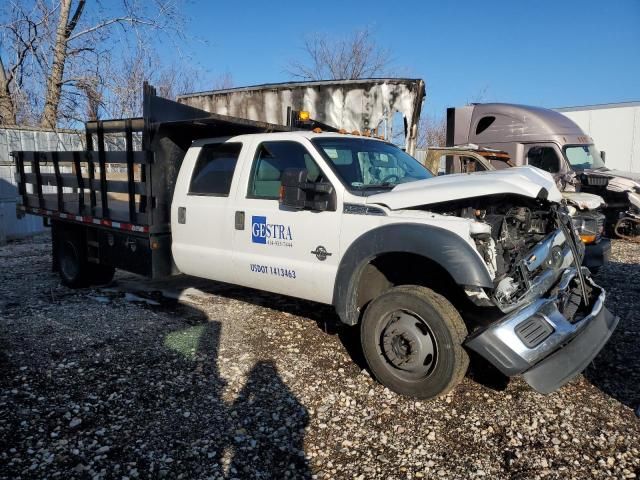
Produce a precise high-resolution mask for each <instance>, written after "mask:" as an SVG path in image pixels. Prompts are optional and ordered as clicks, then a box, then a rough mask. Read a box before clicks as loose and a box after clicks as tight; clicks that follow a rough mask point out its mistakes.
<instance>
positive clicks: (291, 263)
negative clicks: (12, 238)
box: [14, 87, 618, 398]
mask: <svg viewBox="0 0 640 480" xmlns="http://www.w3.org/2000/svg"><path fill="white" fill-rule="evenodd" d="M144 105H145V113H144V117H143V118H142V119H134V120H113V121H104V122H88V123H87V144H88V147H89V148H88V150H87V151H83V152H16V153H15V154H14V156H15V158H16V162H17V166H18V180H19V189H20V193H21V197H22V205H21V207H20V210H21V211H22V212H28V213H34V214H38V215H43V216H45V217H48V218H49V220H50V221H51V222H52V224H53V248H54V256H53V257H54V266H55V267H56V269H57V270H58V271H59V273H60V275H61V278H62V281H63V282H64V283H65V284H67V285H69V286H73V287H77V286H85V285H89V284H97V283H102V282H106V281H109V280H110V279H111V277H112V276H113V272H114V268H123V269H126V270H130V271H134V272H138V273H141V274H145V275H148V276H151V277H157V276H163V275H167V274H171V273H178V272H182V273H185V274H189V275H194V276H197V277H203V278H207V279H211V280H216V281H222V282H228V283H232V284H237V285H242V286H245V287H252V288H256V289H260V290H265V291H269V292H274V293H279V294H284V295H289V296H293V297H297V298H300V299H305V300H312V301H315V302H320V303H324V304H330V305H333V306H334V307H335V309H336V312H337V315H338V316H339V318H340V320H341V321H342V322H344V323H345V324H347V325H351V326H358V327H359V328H360V334H361V342H362V348H363V352H364V356H365V358H366V360H367V362H368V365H369V367H370V369H371V371H372V373H373V375H374V376H375V378H376V379H378V380H379V381H380V382H381V383H382V384H384V385H386V386H388V387H389V388H390V389H392V390H394V391H396V392H398V393H401V394H404V395H410V396H414V397H419V398H432V397H435V396H437V395H442V394H443V393H445V392H447V391H449V390H450V389H451V388H453V387H454V386H455V385H456V384H457V383H458V382H460V381H461V380H462V378H463V377H464V375H465V372H466V370H467V366H468V363H469V354H468V351H469V350H471V351H475V352H477V353H478V354H479V355H481V356H483V357H484V358H486V359H487V360H488V361H489V362H491V363H492V364H493V365H495V366H496V367H497V368H498V369H500V370H501V371H502V372H503V373H504V374H506V375H509V376H514V375H520V374H522V375H523V376H524V379H525V380H526V381H527V382H528V383H529V384H530V385H531V386H532V387H533V388H535V389H536V390H538V391H540V392H544V393H549V392H551V391H553V390H555V389H557V388H559V387H560V386H562V385H563V384H565V383H566V382H567V381H569V380H570V379H571V378H573V377H574V376H575V375H577V374H578V373H580V372H581V371H582V370H583V369H584V368H585V367H586V365H587V364H588V363H589V362H590V361H591V360H592V359H593V358H594V357H595V355H597V353H598V352H599V351H600V349H601V348H602V347H603V346H604V345H605V343H606V342H607V340H608V338H609V336H610V335H611V332H612V331H613V329H614V328H615V326H616V324H617V321H618V319H617V318H616V317H614V316H613V315H612V314H611V313H610V312H609V311H608V310H607V308H606V307H605V305H604V302H605V296H606V294H605V291H604V290H603V289H602V288H600V287H599V286H598V285H597V284H596V283H595V282H594V281H593V280H592V279H591V278H590V275H589V272H588V270H587V269H584V268H582V267H581V265H580V263H581V260H582V255H583V251H584V247H583V245H582V243H581V242H580V241H579V239H578V237H577V234H576V231H575V229H574V228H573V227H572V224H571V220H570V218H569V216H568V214H567V210H566V208H565V206H564V205H563V198H562V195H561V194H560V192H559V191H558V189H557V188H556V185H555V182H554V180H553V178H552V177H551V176H550V175H548V174H547V173H546V172H542V171H540V170H538V169H534V168H530V167H521V168H511V169H506V170H502V171H494V172H482V173H477V174H473V175H449V176H444V177H437V178H434V177H433V175H432V174H431V173H430V172H429V170H427V169H426V168H424V167H423V166H422V165H421V164H420V163H419V162H417V161H416V160H415V159H414V158H413V157H411V156H409V155H408V154H406V153H405V152H403V151H402V150H400V149H399V148H398V147H396V146H394V145H392V144H390V143H387V142H385V141H383V140H379V139H375V138H370V137H365V136H360V135H346V134H342V133H337V132H324V131H320V130H319V129H314V130H313V131H308V130H299V129H298V128H297V126H295V125H293V126H291V125H290V126H282V125H273V124H267V123H264V122H254V121H249V120H246V119H240V118H234V117H225V116H223V115H216V114H208V113H206V112H204V111H201V110H198V109H196V108H192V107H186V106H183V105H178V104H174V103H173V102H170V101H168V100H166V99H162V98H160V97H157V96H156V95H155V92H154V91H153V90H152V89H151V88H150V87H147V88H146V89H145V98H144ZM134 130H140V131H141V132H142V150H141V151H135V150H134V149H133V144H134V142H133V141H132V137H133V133H134ZM121 131H122V137H123V138H124V141H125V145H126V149H125V151H106V150H105V148H104V144H105V135H106V134H108V133H112V134H113V133H116V134H118V132H121ZM94 136H97V145H98V149H97V151H95V150H93V148H92V145H93V143H94V142H93V137H94ZM43 162H46V163H48V164H52V165H53V166H54V172H55V173H53V174H45V173H41V169H40V165H41V164H42V163H43ZM65 162H66V163H70V164H71V166H72V167H73V168H72V171H71V173H64V172H65V169H64V168H63V167H64V164H65ZM110 163H113V164H118V165H121V166H126V168H125V170H126V175H125V178H126V180H118V179H116V178H115V177H113V178H110V177H109V173H110V171H109V168H108V164H110ZM46 188H50V189H53V190H54V191H53V193H47V191H46ZM96 193H99V196H98V195H96ZM98 199H99V201H98Z"/></svg>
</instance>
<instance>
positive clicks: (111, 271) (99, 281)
mask: <svg viewBox="0 0 640 480" xmlns="http://www.w3.org/2000/svg"><path fill="white" fill-rule="evenodd" d="M88 268H89V274H90V276H91V285H106V284H107V283H111V280H113V276H114V275H115V273H116V269H115V268H114V267H112V266H110V265H90V266H89V267H88Z"/></svg>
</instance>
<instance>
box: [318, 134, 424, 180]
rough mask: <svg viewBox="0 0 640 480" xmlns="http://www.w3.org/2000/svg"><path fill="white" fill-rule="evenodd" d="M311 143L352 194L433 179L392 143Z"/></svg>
mask: <svg viewBox="0 0 640 480" xmlns="http://www.w3.org/2000/svg"><path fill="white" fill-rule="evenodd" d="M312 143H313V144H314V145H315V146H316V148H317V149H318V150H319V151H320V153H322V154H323V156H324V158H325V159H326V160H327V161H328V162H329V163H330V164H331V166H332V167H333V169H334V170H335V172H336V173H337V174H338V176H339V177H340V178H341V180H342V182H343V183H344V184H345V185H346V186H347V187H348V188H349V189H350V190H352V191H360V192H366V191H375V190H376V189H378V190H379V189H391V188H393V187H395V186H396V185H398V184H400V183H406V182H413V181H416V180H423V179H425V178H431V177H433V174H432V173H431V172H430V171H429V170H427V169H426V168H425V167H424V166H423V165H422V164H421V163H420V162H418V161H417V160H416V159H415V158H413V157H412V156H410V155H408V154H406V153H405V152H403V151H402V150H400V149H399V148H398V147H396V146H394V145H391V144H390V143H385V142H380V141H377V140H370V139H366V138H352V137H345V138H340V137H328V138H314V139H313V140H312Z"/></svg>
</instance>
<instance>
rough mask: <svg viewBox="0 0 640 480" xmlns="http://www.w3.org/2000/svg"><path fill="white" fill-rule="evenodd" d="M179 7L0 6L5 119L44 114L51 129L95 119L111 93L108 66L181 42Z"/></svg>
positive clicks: (13, 2) (79, 2)
mask: <svg viewBox="0 0 640 480" xmlns="http://www.w3.org/2000/svg"><path fill="white" fill-rule="evenodd" d="M179 3H180V1H177V2H176V1H174V0H149V1H146V0H120V1H118V2H111V3H110V4H109V5H108V6H107V7H105V6H103V5H102V4H101V3H93V2H91V3H89V4H87V2H86V0H59V1H57V2H48V1H46V0H28V1H19V0H9V2H8V3H7V4H5V5H4V7H0V67H4V68H0V70H1V72H0V121H1V122H2V123H15V122H16V121H25V120H26V121H28V122H31V121H33V119H34V117H36V115H35V113H36V112H38V115H37V116H38V117H40V118H39V122H40V124H41V126H43V127H48V128H52V127H55V126H56V125H57V124H58V123H60V122H61V121H62V122H74V121H77V119H79V118H81V117H84V116H85V114H86V113H87V112H88V113H89V115H90V116H92V117H94V116H95V117H97V116H98V115H99V110H100V108H101V106H102V105H104V103H105V98H106V97H108V96H109V94H110V92H109V88H108V87H109V86H108V85H107V83H108V82H107V79H108V77H109V75H110V74H111V73H112V72H111V71H107V70H105V67H106V66H110V67H114V66H117V67H118V68H120V67H122V63H123V62H122V61H121V60H120V59H118V58H117V57H118V56H119V55H121V54H122V53H123V52H125V53H126V52H128V51H132V50H133V51H137V50H138V49H141V48H148V46H149V44H151V43H152V41H153V40H154V39H159V38H160V37H162V39H164V40H165V41H166V39H167V38H169V39H178V38H181V26H182V24H183V23H184V22H183V18H182V17H181V15H180V13H179V11H180V9H179ZM89 5H90V6H89ZM3 56H4V58H6V59H8V60H9V61H10V63H9V64H7V62H6V61H5V62H4V66H3V65H2V63H3V62H2V60H3V58H2V57H3ZM107 72H108V74H107ZM140 85H141V82H140V83H139V84H138V85H137V86H136V88H135V91H136V94H137V95H139V90H140ZM43 99H44V103H42V100H43Z"/></svg>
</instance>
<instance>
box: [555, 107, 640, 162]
mask: <svg viewBox="0 0 640 480" xmlns="http://www.w3.org/2000/svg"><path fill="white" fill-rule="evenodd" d="M555 110H556V111H557V112H560V113H562V114H563V115H565V116H567V117H569V118H570V119H571V120H573V121H574V122H575V123H577V124H578V126H579V127H580V128H581V129H582V130H584V131H585V132H586V133H587V134H588V135H589V136H590V137H591V138H593V140H594V142H595V143H596V145H598V147H599V148H600V150H601V151H604V152H606V159H607V167H609V168H611V169H613V170H622V171H625V172H635V173H640V102H623V103H606V104H601V105H584V106H579V107H564V108H556V109H555Z"/></svg>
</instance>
